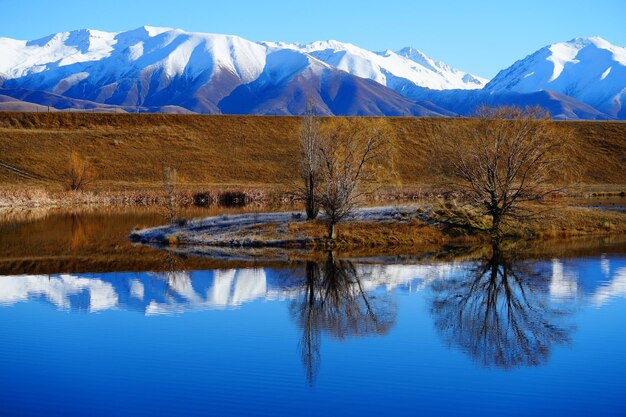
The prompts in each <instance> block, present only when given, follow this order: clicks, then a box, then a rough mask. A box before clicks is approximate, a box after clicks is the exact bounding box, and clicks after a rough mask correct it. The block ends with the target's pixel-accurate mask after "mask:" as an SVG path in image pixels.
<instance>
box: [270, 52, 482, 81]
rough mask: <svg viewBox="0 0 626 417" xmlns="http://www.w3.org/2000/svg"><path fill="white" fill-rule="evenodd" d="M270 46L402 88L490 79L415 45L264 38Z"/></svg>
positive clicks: (358, 75)
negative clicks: (374, 46) (397, 47)
mask: <svg viewBox="0 0 626 417" xmlns="http://www.w3.org/2000/svg"><path fill="white" fill-rule="evenodd" d="M263 44H264V45H266V46H267V47H268V48H269V49H272V50H277V49H292V50H296V51H299V52H302V53H306V54H308V55H310V56H313V57H315V58H317V59H319V60H320V61H322V62H325V63H327V64H328V65H331V66H333V67H335V68H339V69H340V70H343V71H345V72H347V73H350V74H352V75H356V76H357V77H361V78H367V79H370V80H373V81H376V82H377V83H379V84H382V85H384V86H387V87H389V88H391V89H393V90H396V91H398V89H399V88H400V86H402V85H404V84H405V83H406V82H407V81H408V82H410V83H412V84H414V85H416V86H418V87H424V88H430V89H433V90H451V89H462V90H471V89H480V88H482V87H484V85H485V84H487V82H488V80H486V79H484V78H480V77H477V76H475V75H472V74H469V73H467V72H463V71H459V70H457V69H454V68H451V67H449V66H448V65H446V64H445V63H443V62H439V61H435V60H433V59H431V58H429V57H428V56H426V55H425V54H424V53H422V52H420V51H419V50H417V49H414V48H404V49H402V50H401V51H399V52H393V51H389V50H387V51H385V52H370V51H368V50H365V49H362V48H359V47H358V46H355V45H352V44H350V43H342V42H337V41H323V42H313V43H310V44H287V43H272V42H264V43H263Z"/></svg>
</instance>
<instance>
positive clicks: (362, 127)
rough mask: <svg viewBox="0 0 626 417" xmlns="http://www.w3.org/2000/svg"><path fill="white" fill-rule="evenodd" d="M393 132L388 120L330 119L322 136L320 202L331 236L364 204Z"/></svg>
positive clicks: (320, 150) (329, 236)
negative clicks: (369, 121)
mask: <svg viewBox="0 0 626 417" xmlns="http://www.w3.org/2000/svg"><path fill="white" fill-rule="evenodd" d="M389 136H390V132H389V128H388V125H387V124H386V122H384V121H382V120H379V121H377V122H373V123H357V122H354V123H348V122H346V121H343V120H339V119H337V120H333V121H331V122H328V123H327V124H326V125H325V126H324V128H323V130H322V135H321V136H320V138H321V139H320V146H319V159H320V178H321V184H320V186H319V195H318V201H319V204H320V207H321V208H322V209H323V210H324V213H325V214H326V223H327V225H328V238H329V239H334V238H335V225H336V224H337V223H339V222H340V221H342V220H343V219H344V218H345V217H346V216H348V215H349V214H350V213H351V212H353V211H354V209H355V208H356V207H357V206H358V205H359V204H360V201H361V197H362V196H363V195H364V194H365V193H367V192H368V191H369V190H368V187H367V186H368V185H371V181H372V180H373V179H374V177H375V174H376V173H377V168H379V167H380V165H379V164H377V163H376V162H380V161H381V160H382V157H383V156H384V154H385V149H386V148H387V146H386V145H387V143H388V140H389Z"/></svg>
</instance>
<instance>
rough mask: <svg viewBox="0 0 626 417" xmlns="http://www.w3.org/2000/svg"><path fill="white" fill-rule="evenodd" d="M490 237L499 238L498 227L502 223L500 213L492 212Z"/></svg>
mask: <svg viewBox="0 0 626 417" xmlns="http://www.w3.org/2000/svg"><path fill="white" fill-rule="evenodd" d="M491 218H492V222H491V237H492V238H494V239H496V240H497V239H499V238H500V227H501V225H502V215H501V214H500V213H494V214H492V215H491Z"/></svg>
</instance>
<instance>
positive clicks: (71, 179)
mask: <svg viewBox="0 0 626 417" xmlns="http://www.w3.org/2000/svg"><path fill="white" fill-rule="evenodd" d="M96 178H97V175H96V171H95V170H94V168H93V167H92V166H91V164H90V163H89V161H87V159H85V158H84V157H83V156H82V155H81V154H80V153H78V152H77V151H72V152H71V153H70V157H69V160H68V164H67V169H66V170H65V174H64V182H65V186H66V188H67V189H68V190H71V191H79V190H84V189H85V188H86V187H87V186H88V185H90V184H91V183H92V182H93V181H95V179H96Z"/></svg>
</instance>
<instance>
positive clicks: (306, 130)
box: [297, 103, 321, 220]
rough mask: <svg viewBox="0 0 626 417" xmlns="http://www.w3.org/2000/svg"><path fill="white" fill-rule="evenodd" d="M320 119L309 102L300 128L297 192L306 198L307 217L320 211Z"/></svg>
mask: <svg viewBox="0 0 626 417" xmlns="http://www.w3.org/2000/svg"><path fill="white" fill-rule="evenodd" d="M319 149H320V120H319V118H318V117H316V116H315V115H314V114H313V107H312V105H311V104H310V103H309V106H308V110H307V114H306V115H305V116H304V119H303V120H302V127H301V128H300V179H301V181H302V182H301V184H300V187H298V190H297V194H298V196H299V197H300V198H301V199H302V200H304V205H305V208H306V217H307V219H309V220H312V219H315V218H316V217H317V214H318V213H319V203H318V201H317V198H316V197H317V189H318V188H319V185H320V181H321V178H320V171H321V170H320V157H319Z"/></svg>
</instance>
